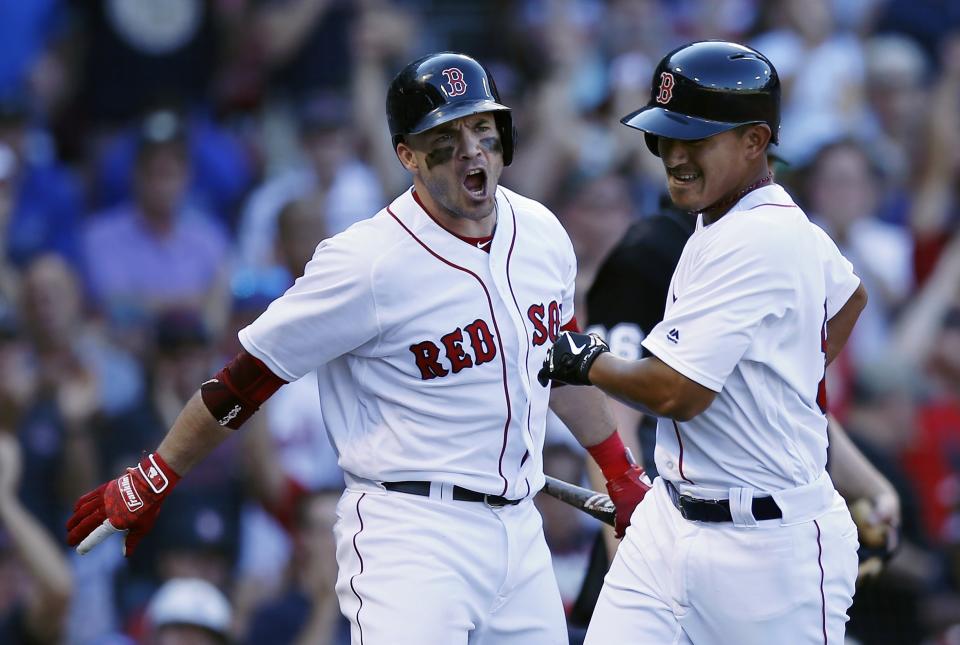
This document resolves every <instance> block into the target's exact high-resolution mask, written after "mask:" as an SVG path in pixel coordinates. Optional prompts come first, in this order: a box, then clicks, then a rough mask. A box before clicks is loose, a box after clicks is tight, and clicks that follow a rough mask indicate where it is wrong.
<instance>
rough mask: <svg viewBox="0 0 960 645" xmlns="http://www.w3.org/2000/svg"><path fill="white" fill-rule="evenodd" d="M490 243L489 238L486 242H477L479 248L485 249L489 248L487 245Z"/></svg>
mask: <svg viewBox="0 0 960 645" xmlns="http://www.w3.org/2000/svg"><path fill="white" fill-rule="evenodd" d="M489 244H490V240H487V241H486V242H477V248H478V249H485V248H487V245H489Z"/></svg>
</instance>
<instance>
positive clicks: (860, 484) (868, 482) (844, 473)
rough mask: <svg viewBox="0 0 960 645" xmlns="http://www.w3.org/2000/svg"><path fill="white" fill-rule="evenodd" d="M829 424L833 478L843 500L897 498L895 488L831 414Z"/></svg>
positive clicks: (828, 417)
mask: <svg viewBox="0 0 960 645" xmlns="http://www.w3.org/2000/svg"><path fill="white" fill-rule="evenodd" d="M827 422H828V423H827V434H828V437H829V440H830V476H831V477H832V478H833V483H834V484H835V485H836V487H837V490H839V491H840V493H841V494H842V495H843V497H844V498H845V499H848V500H855V499H860V498H866V499H871V500H875V499H877V498H878V497H882V496H892V498H893V499H897V493H896V490H895V489H894V488H893V485H892V484H891V483H890V482H889V481H888V480H887V478H886V477H884V476H883V475H882V474H881V473H880V471H878V470H877V469H876V468H874V466H873V464H871V463H870V461H869V460H868V459H867V458H866V456H864V454H863V453H862V452H860V449H859V448H857V446H856V444H854V443H853V441H851V440H850V437H849V435H847V433H846V431H845V430H844V429H843V426H841V425H840V423H839V422H838V421H837V420H836V419H835V418H834V417H833V415H827Z"/></svg>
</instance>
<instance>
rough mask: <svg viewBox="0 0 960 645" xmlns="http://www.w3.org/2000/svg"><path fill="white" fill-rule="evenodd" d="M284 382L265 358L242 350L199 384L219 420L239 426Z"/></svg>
mask: <svg viewBox="0 0 960 645" xmlns="http://www.w3.org/2000/svg"><path fill="white" fill-rule="evenodd" d="M285 384H286V381H284V380H283V379H282V378H280V377H279V376H277V375H276V374H274V373H273V372H271V371H270V369H269V368H268V367H267V366H266V365H264V364H263V361H261V360H260V359H259V358H256V357H255V356H251V355H250V354H249V353H248V352H247V351H246V350H242V351H241V352H240V353H239V354H237V355H236V356H234V358H233V360H232V361H230V362H229V363H227V364H226V365H225V366H224V367H223V369H222V370H220V371H219V372H217V374H216V376H214V377H213V378H212V379H210V380H209V381H207V382H206V383H204V384H203V385H201V386H200V396H201V397H202V398H203V402H204V404H205V405H206V406H207V409H208V410H210V413H211V414H212V415H213V417H214V418H215V419H216V420H217V423H219V424H220V425H222V426H226V427H227V428H232V429H237V428H239V427H240V426H241V425H243V423H244V421H246V420H247V419H249V418H250V417H251V416H253V413H254V412H256V411H257V410H259V409H260V405H261V404H262V403H263V402H264V401H266V400H267V399H269V398H270V397H271V396H273V393H274V392H276V391H277V390H279V389H280V386H281V385H285Z"/></svg>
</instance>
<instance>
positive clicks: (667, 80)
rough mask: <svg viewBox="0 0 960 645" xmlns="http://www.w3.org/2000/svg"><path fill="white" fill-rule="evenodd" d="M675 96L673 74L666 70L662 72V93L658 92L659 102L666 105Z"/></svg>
mask: <svg viewBox="0 0 960 645" xmlns="http://www.w3.org/2000/svg"><path fill="white" fill-rule="evenodd" d="M672 98H673V74H671V73H670V72H664V73H662V74H660V93H659V94H657V103H663V104H664V105H666V104H667V103H669V102H670V99H672Z"/></svg>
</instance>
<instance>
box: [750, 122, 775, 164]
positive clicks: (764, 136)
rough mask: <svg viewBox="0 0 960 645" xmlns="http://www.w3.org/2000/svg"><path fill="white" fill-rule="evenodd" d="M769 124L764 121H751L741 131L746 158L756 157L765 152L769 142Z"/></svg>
mask: <svg viewBox="0 0 960 645" xmlns="http://www.w3.org/2000/svg"><path fill="white" fill-rule="evenodd" d="M770 135H771V131H770V126H769V125H767V124H766V123H751V124H750V125H748V126H746V127H745V129H744V131H743V144H744V148H745V150H746V153H747V158H748V159H756V158H757V157H759V156H761V155H766V154H767V144H768V143H770Z"/></svg>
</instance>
